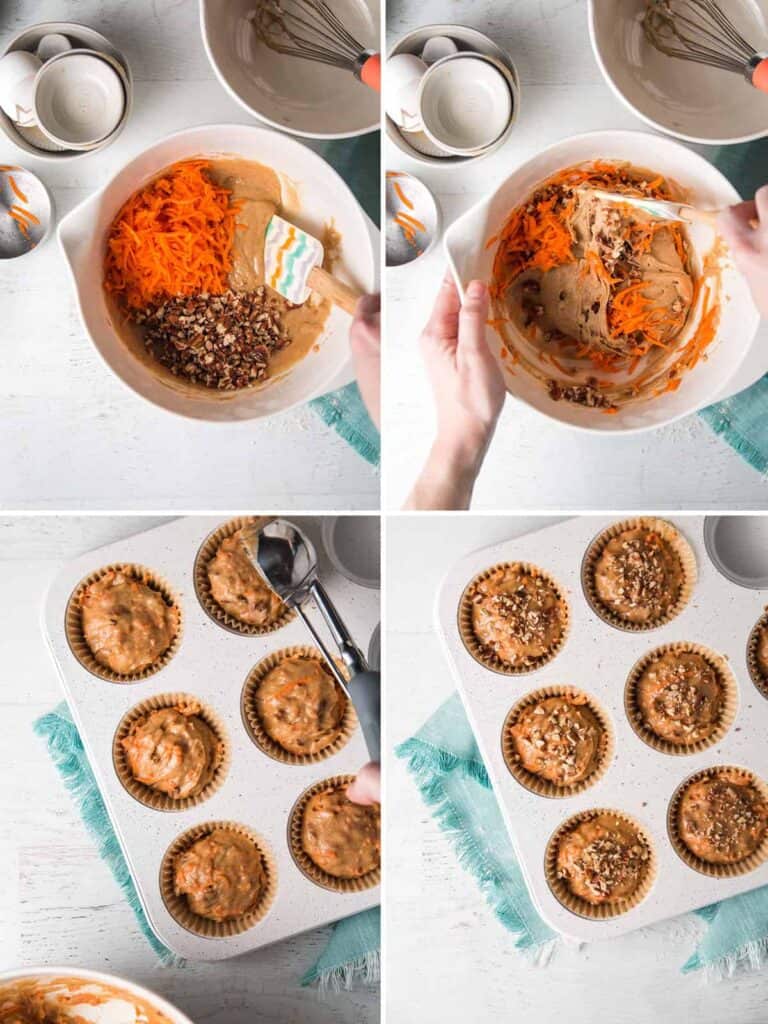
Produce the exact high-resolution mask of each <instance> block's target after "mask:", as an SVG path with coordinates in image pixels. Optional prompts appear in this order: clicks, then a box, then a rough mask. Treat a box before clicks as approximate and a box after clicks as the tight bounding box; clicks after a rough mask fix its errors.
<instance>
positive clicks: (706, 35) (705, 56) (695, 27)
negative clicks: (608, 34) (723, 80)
mask: <svg viewBox="0 0 768 1024" xmlns="http://www.w3.org/2000/svg"><path fill="white" fill-rule="evenodd" d="M643 28H644V29H645V35H646V37H647V39H648V41H649V42H650V43H651V45H652V46H655V47H656V49H657V50H660V51H661V53H665V54H667V56H669V57H679V58H680V59H681V60H689V61H693V62H694V63H696V64H707V65H709V66H710V67H713V68H722V70H723V71H732V72H734V73H736V74H740V75H743V76H744V78H746V80H747V81H748V82H749V83H750V84H751V85H754V87H755V88H756V89H760V90H761V91H762V92H768V53H758V51H757V50H756V49H755V48H754V47H753V46H751V45H750V43H748V42H747V40H746V39H745V38H744V37H743V36H742V35H741V33H740V32H738V31H737V30H736V28H735V27H734V25H733V24H732V23H731V21H730V19H729V18H728V17H727V16H726V14H725V13H724V12H723V10H722V9H721V7H720V5H719V4H717V3H716V2H715V0H649V2H648V6H647V9H646V12H645V15H644V17H643Z"/></svg>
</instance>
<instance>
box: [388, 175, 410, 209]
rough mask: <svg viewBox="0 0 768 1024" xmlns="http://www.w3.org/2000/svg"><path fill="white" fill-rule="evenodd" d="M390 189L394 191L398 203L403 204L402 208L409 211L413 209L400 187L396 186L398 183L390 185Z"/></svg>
mask: <svg viewBox="0 0 768 1024" xmlns="http://www.w3.org/2000/svg"><path fill="white" fill-rule="evenodd" d="M392 188H393V189H394V190H395V195H396V196H397V198H398V199H399V200H400V202H401V203H402V204H403V206H405V207H406V208H407V209H409V210H412V209H413V203H412V202H411V200H410V199H409V198H408V196H407V195H406V194H405V192H403V189H402V187H401V186H400V185H398V183H397V182H396V181H395V182H393V184H392Z"/></svg>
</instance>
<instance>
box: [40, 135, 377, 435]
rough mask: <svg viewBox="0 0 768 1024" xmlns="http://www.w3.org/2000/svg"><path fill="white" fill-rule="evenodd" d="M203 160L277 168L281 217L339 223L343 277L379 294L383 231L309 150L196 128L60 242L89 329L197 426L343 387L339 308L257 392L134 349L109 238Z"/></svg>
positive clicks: (146, 160)
mask: <svg viewBox="0 0 768 1024" xmlns="http://www.w3.org/2000/svg"><path fill="white" fill-rule="evenodd" d="M200 157H202V158H205V159H214V160H216V159H219V158H221V159H222V160H223V159H226V160H231V159H233V158H234V159H236V160H238V161H249V162H252V163H254V164H261V165H264V166H267V167H269V168H271V169H272V170H274V171H275V172H276V174H277V176H278V178H279V183H280V190H281V209H280V212H281V215H282V216H283V217H285V218H286V219H287V220H289V221H291V222H293V223H296V224H298V226H299V227H302V228H304V229H305V230H307V231H308V232H309V233H310V234H312V235H313V236H315V237H318V238H322V237H323V234H324V231H325V230H326V228H327V226H328V225H329V223H331V222H332V226H333V229H334V232H335V233H336V235H337V236H338V237H339V238H340V239H341V250H340V259H339V261H338V263H337V264H336V266H335V268H334V273H335V274H336V275H337V276H338V277H340V278H342V279H346V280H347V281H351V282H353V283H354V284H356V285H357V286H359V287H360V288H362V289H364V290H365V291H373V290H374V288H375V279H376V250H375V230H374V229H373V228H372V226H371V224H370V221H369V220H368V219H367V217H366V216H365V214H364V213H363V212H362V210H361V209H360V207H359V205H358V203H357V201H356V200H355V198H354V196H353V195H352V193H351V192H350V190H349V189H348V187H347V186H346V184H345V183H344V182H343V181H342V180H341V178H340V177H339V176H338V175H337V174H336V172H335V171H334V170H333V169H332V168H331V167H329V166H328V164H326V163H325V161H324V160H322V159H321V158H320V157H319V156H317V155H316V154H315V153H313V152H311V151H310V150H308V149H307V148H306V147H305V146H303V145H302V144H300V143H298V142H296V141H294V140H292V139H289V138H287V137H285V136H283V135H279V134H277V133H275V132H272V131H269V130H267V129H263V128H257V127H253V126H247V125H214V126H201V127H198V128H191V129H187V130H185V131H182V132H178V133H176V134H175V135H172V136H170V137H168V138H166V139H164V140H162V141H161V142H158V143H156V144H155V145H154V146H151V147H150V148H149V149H147V150H145V151H144V152H143V153H141V154H140V155H139V156H137V157H136V158H135V159H134V160H132V161H131V162H130V163H129V164H127V165H126V166H125V167H124V168H123V169H122V170H121V171H120V172H119V173H118V174H117V175H116V176H115V177H114V178H113V179H112V180H111V181H110V182H109V183H108V184H107V185H105V187H104V188H103V189H102V190H101V191H100V192H98V193H97V194H96V195H94V196H92V197H91V198H90V199H88V200H86V202H85V203H83V204H82V205H81V206H79V207H78V208H77V209H76V210H74V211H73V212H72V213H71V214H69V216H68V217H65V218H64V220H63V221H62V222H61V225H60V227H59V241H60V243H61V246H62V248H63V250H64V254H65V256H66V258H67V261H68V263H69V266H70V270H71V272H72V276H73V280H74V284H75V289H76V293H77V299H78V304H79V307H80V314H81V317H82V320H83V323H84V326H85V328H86V331H87V332H88V334H89V336H90V338H91V340H92V341H93V344H94V346H95V347H96V350H97V351H98V352H99V354H100V355H101V357H102V358H103V359H104V361H105V362H106V364H107V366H109V368H110V369H111V370H112V371H113V372H114V373H115V374H116V375H117V376H118V377H119V378H120V379H121V380H122V381H123V383H125V384H127V385H128V387H129V388H131V390H133V391H134V392H136V393H137V394H139V395H141V396H142V397H143V398H145V399H147V400H148V401H150V402H152V403H153V404H154V405H157V406H160V407H161V408H163V409H167V410H168V411H170V412H175V413H177V414H179V415H182V416H187V417H190V418H193V419H201V420H209V421H218V422H227V421H237V420H250V419H258V418H261V417H264V416H270V415H273V414H275V413H278V412H282V411H284V410H286V409H289V408H291V407H292V406H295V405H298V404H301V403H303V402H305V401H307V400H308V399H309V398H311V397H313V396H315V395H318V394H322V393H323V392H324V391H327V390H329V389H331V388H332V387H333V386H334V385H335V384H336V383H337V382H338V381H339V379H340V378H341V377H342V375H343V374H344V372H345V371H346V369H347V367H348V364H349V357H348V352H349V345H348V331H349V317H348V316H347V315H346V314H345V313H343V312H342V311H341V310H339V309H336V308H333V309H332V310H331V311H330V312H329V314H328V317H327V320H326V321H325V326H324V329H323V332H322V334H321V335H320V336H319V337H318V339H317V342H316V343H315V344H314V345H313V346H312V347H311V349H310V350H309V351H308V352H307V353H306V355H305V356H304V357H303V358H302V359H300V360H299V361H297V362H295V363H294V364H293V365H292V366H290V368H289V369H287V370H286V371H285V372H284V373H281V374H276V375H275V376H274V377H272V378H270V379H267V380H266V382H264V383H263V384H259V385H258V386H256V387H246V388H243V389H240V390H234V391H218V390H216V389H215V388H201V387H199V386H194V385H191V384H190V383H188V382H187V381H185V380H183V379H181V378H179V377H176V376H174V375H173V374H172V373H170V372H169V371H168V370H167V369H166V368H165V367H164V366H162V365H160V364H159V362H158V361H157V360H155V359H153V358H151V357H149V356H148V354H147V353H146V352H144V351H143V350H142V349H143V347H142V345H140V344H130V343H127V341H126V338H125V332H124V331H123V330H122V327H121V323H120V321H119V319H118V317H117V316H116V308H115V306H114V303H113V302H111V301H110V296H109V295H108V294H107V293H106V292H105V290H104V288H103V286H102V277H103V273H102V267H103V266H104V263H105V255H106V251H107V240H108V237H109V235H110V230H111V227H112V225H113V222H114V221H115V219H116V217H117V216H118V214H119V212H120V211H121V209H122V208H123V207H124V204H126V202H127V201H128V200H129V199H131V197H133V196H134V195H135V194H136V193H137V192H139V191H140V190H141V189H143V188H144V187H145V186H147V185H148V183H150V182H152V181H153V180H154V179H155V178H157V177H158V175H159V174H160V173H161V172H163V171H165V170H166V169H167V168H169V167H171V166H173V165H175V164H178V163H180V162H183V161H191V160H194V159H195V158H200Z"/></svg>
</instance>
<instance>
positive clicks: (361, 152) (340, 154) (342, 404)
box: [309, 132, 381, 466]
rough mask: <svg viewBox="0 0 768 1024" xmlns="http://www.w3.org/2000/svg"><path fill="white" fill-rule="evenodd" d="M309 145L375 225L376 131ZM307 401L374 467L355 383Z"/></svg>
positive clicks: (374, 433) (374, 436)
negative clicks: (339, 178) (334, 171)
mask: <svg viewBox="0 0 768 1024" xmlns="http://www.w3.org/2000/svg"><path fill="white" fill-rule="evenodd" d="M309 145H310V146H311V147H312V148H313V149H315V150H316V151H317V152H318V153H320V155H321V156H322V157H324V158H325V159H326V160H327V161H328V163H329V164H330V165H331V166H332V167H333V168H334V169H335V170H336V171H337V172H338V174H339V175H340V176H341V177H342V178H343V179H344V181H346V183H347V184H348V185H349V187H350V188H351V189H352V191H353V192H354V193H355V196H356V197H357V200H358V202H359V203H360V205H361V206H362V207H363V209H364V210H365V212H366V213H367V214H368V216H369V217H370V218H371V220H372V221H373V223H374V224H378V223H379V221H380V217H381V213H380V209H381V208H380V203H381V191H380V181H381V170H380V159H381V138H380V134H379V132H369V133H368V135H361V136H358V138H355V139H343V140H340V141H333V142H314V143H313V142H310V143H309ZM309 404H310V406H311V407H312V408H313V409H314V410H315V412H316V413H317V414H318V415H319V416H320V418H321V419H322V420H323V422H324V423H325V424H327V425H328V426H329V427H332V428H333V429H334V430H335V431H336V432H337V433H338V434H340V435H341V436H342V437H343V438H344V440H345V441H346V442H347V444H350V445H352V447H353V448H354V449H355V451H356V452H357V453H358V455H361V456H362V457H363V458H364V459H365V460H366V462H370V463H371V465H373V466H378V464H379V459H380V454H381V453H380V438H379V432H378V430H377V429H376V427H375V426H374V425H373V423H372V422H371V418H370V416H369V415H368V413H367V411H366V408H365V406H364V405H363V400H362V398H361V397H360V391H359V390H358V387H357V384H347V386H346V387H343V388H339V390H338V391H333V392H331V394H329V395H322V396H321V397H320V398H314V399H312V401H311V402H310V403H309Z"/></svg>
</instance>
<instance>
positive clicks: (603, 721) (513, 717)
mask: <svg viewBox="0 0 768 1024" xmlns="http://www.w3.org/2000/svg"><path fill="white" fill-rule="evenodd" d="M547 697H580V698H583V699H584V703H585V705H586V706H587V707H588V708H589V709H590V710H591V711H592V713H593V714H594V715H595V717H596V718H597V720H598V722H599V723H600V726H601V728H602V737H601V743H600V752H599V754H598V759H597V763H596V764H595V765H594V767H593V769H592V771H591V772H590V773H589V775H587V776H586V777H585V778H583V779H581V780H579V781H578V782H574V783H569V784H567V785H564V786H558V785H557V784H556V783H554V782H551V781H550V780H549V779H543V778H542V777H541V776H539V775H536V774H535V773H534V772H531V771H528V769H527V768H524V767H523V765H522V764H521V763H520V761H519V759H518V757H517V754H516V751H515V745H514V743H513V742H512V736H511V731H510V730H511V728H512V726H513V725H514V724H515V722H516V721H517V719H518V717H519V716H520V714H521V713H522V712H523V711H524V710H525V709H526V708H528V707H530V706H531V705H532V704H537V703H538V702H539V701H540V700H544V699H545V698H547ZM613 744H614V738H613V727H612V725H611V722H610V719H609V718H608V715H607V714H606V713H605V711H604V710H603V709H602V707H601V706H600V705H599V704H598V703H597V701H596V700H595V699H594V697H592V696H591V695H590V694H588V693H585V692H584V691H583V690H579V689H578V688H577V687H575V686H544V687H542V688H541V689H539V690H533V691H532V692H531V693H528V694H526V695H525V697H522V698H521V699H520V700H519V701H517V703H516V704H515V705H514V707H512V709H511V710H510V712H509V714H508V715H507V717H506V718H505V719H504V725H503V727H502V733H501V751H502V754H503V755H504V762H505V764H506V766H507V768H508V769H509V771H510V773H511V775H512V776H513V777H514V778H515V779H517V781H518V782H519V783H520V785H521V786H525V788H526V789H529V790H530V791H531V792H532V793H536V794H537V795H538V796H546V797H554V798H558V797H567V796H575V795H576V794H577V793H583V792H584V790H586V789H589V788H590V787H592V786H594V785H595V783H596V782H598V781H599V780H600V779H601V778H602V777H603V775H605V773H606V771H607V770H608V766H609V765H610V763H611V758H612V757H613Z"/></svg>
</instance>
